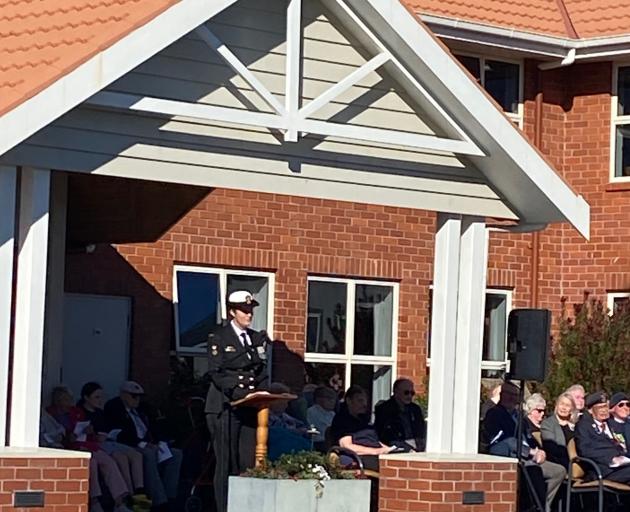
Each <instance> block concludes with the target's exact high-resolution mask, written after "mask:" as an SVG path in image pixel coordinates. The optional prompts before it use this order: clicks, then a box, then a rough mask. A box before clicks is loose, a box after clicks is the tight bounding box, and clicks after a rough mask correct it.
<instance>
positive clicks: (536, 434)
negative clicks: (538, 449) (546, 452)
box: [532, 430, 543, 446]
mask: <svg viewBox="0 0 630 512" xmlns="http://www.w3.org/2000/svg"><path fill="white" fill-rule="evenodd" d="M532 437H533V438H534V440H535V441H536V444H538V446H542V445H543V440H542V432H541V431H540V430H537V431H535V432H532Z"/></svg>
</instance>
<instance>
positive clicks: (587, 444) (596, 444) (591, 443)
mask: <svg viewBox="0 0 630 512" xmlns="http://www.w3.org/2000/svg"><path fill="white" fill-rule="evenodd" d="M575 445H576V448H577V452H578V455H579V456H581V457H586V458H588V459H592V460H594V461H595V462H596V463H597V465H598V466H599V468H600V470H601V472H602V476H604V477H606V476H607V475H609V474H610V473H612V472H613V469H612V468H610V467H609V464H610V463H611V461H612V459H613V457H617V456H619V455H625V450H624V449H623V447H622V446H621V445H620V444H619V443H618V442H617V441H615V440H613V439H611V438H610V437H608V436H607V435H606V434H605V433H604V432H599V430H598V428H597V427H596V424H595V420H594V419H593V417H592V416H591V415H590V414H588V413H584V414H583V415H582V417H581V418H580V420H579V421H578V423H577V425H576V427H575ZM586 468H587V467H585V469H586ZM590 476H591V477H592V476H593V475H590Z"/></svg>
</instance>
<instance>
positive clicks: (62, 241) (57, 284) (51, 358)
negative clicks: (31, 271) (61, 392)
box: [42, 172, 68, 400]
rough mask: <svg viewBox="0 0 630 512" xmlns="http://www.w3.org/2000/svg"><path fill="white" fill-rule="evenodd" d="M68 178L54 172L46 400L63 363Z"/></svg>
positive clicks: (46, 315) (46, 325)
mask: <svg viewBox="0 0 630 512" xmlns="http://www.w3.org/2000/svg"><path fill="white" fill-rule="evenodd" d="M67 204H68V175H67V174H65V173H63V172H53V173H52V175H51V183H50V221H49V227H48V231H49V235H48V268H49V271H48V278H47V280H46V310H45V313H44V357H43V365H44V368H43V372H42V379H43V382H42V397H43V399H44V400H46V399H47V397H49V396H50V393H51V391H52V390H53V388H54V387H55V386H58V385H59V384H60V383H61V382H62V379H61V366H62V362H63V307H64V284H65V282H64V278H65V265H66V217H67V215H66V214H67Z"/></svg>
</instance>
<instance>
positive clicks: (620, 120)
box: [609, 62, 630, 183]
mask: <svg viewBox="0 0 630 512" xmlns="http://www.w3.org/2000/svg"><path fill="white" fill-rule="evenodd" d="M626 67H630V62H620V63H615V64H614V65H613V70H612V94H611V95H610V116H611V120H610V121H611V122H610V178H609V179H610V182H611V183H612V182H629V181H630V176H615V170H616V162H617V127H618V126H624V125H630V115H625V116H624V115H618V114H617V111H618V108H619V68H626Z"/></svg>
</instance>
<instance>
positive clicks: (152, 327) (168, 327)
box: [65, 244, 174, 399]
mask: <svg viewBox="0 0 630 512" xmlns="http://www.w3.org/2000/svg"><path fill="white" fill-rule="evenodd" d="M65 291H66V293H83V294H93V295H117V296H124V297H130V298H131V301H132V305H131V326H130V352H131V353H130V354H129V367H130V368H129V370H130V372H129V373H130V375H129V376H130V378H133V379H134V380H137V381H138V382H140V383H141V384H142V385H143V386H144V388H145V389H146V391H147V394H148V396H149V398H152V399H155V398H158V397H160V396H164V393H165V391H166V388H167V386H168V381H169V351H170V349H171V347H172V346H173V332H174V331H173V305H172V303H171V301H170V300H168V299H166V298H164V297H163V296H162V295H160V293H158V291H157V290H156V289H155V288H154V287H153V286H152V285H151V283H149V282H148V281H147V280H146V279H145V278H144V277H143V276H142V275H140V274H139V273H138V272H137V271H136V269H135V268H134V267H133V266H132V265H131V264H129V262H128V261H127V260H126V259H125V258H123V257H122V256H121V254H120V253H119V252H118V251H117V250H116V249H115V248H114V247H113V246H111V245H108V244H102V245H97V246H96V249H95V250H94V251H93V252H92V253H87V252H85V251H81V252H79V251H77V250H73V251H70V252H68V254H66V271H65Z"/></svg>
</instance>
